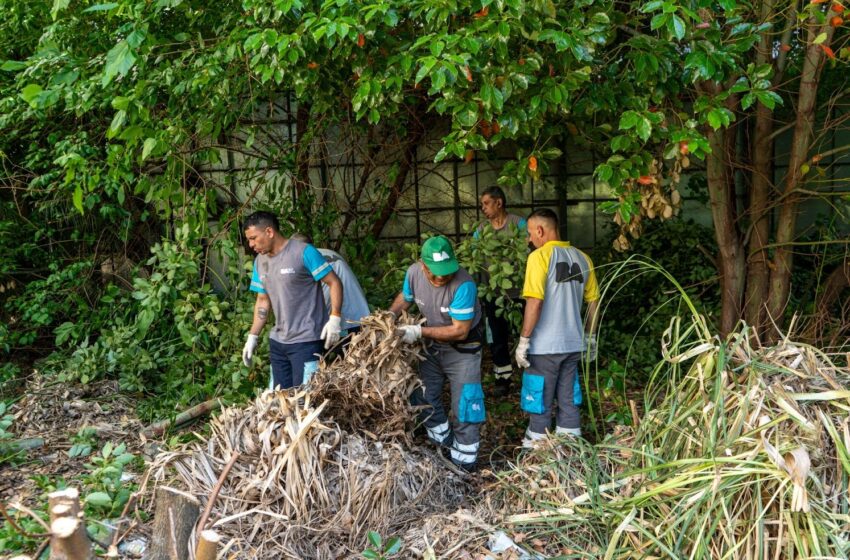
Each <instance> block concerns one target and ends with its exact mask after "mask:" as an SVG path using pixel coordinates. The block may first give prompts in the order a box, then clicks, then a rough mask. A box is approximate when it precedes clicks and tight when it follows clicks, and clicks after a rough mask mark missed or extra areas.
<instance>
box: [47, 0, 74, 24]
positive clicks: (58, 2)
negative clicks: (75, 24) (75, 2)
mask: <svg viewBox="0 0 850 560" xmlns="http://www.w3.org/2000/svg"><path fill="white" fill-rule="evenodd" d="M70 3H71V0H53V8H52V9H51V10H50V17H52V18H53V21H56V17H57V16H58V15H59V12H61V11H62V10H64V9H65V8H67V7H68V4H70Z"/></svg>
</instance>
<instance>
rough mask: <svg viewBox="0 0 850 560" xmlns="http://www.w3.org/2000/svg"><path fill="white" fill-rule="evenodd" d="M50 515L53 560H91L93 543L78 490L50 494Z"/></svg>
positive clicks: (48, 498) (51, 555)
mask: <svg viewBox="0 0 850 560" xmlns="http://www.w3.org/2000/svg"><path fill="white" fill-rule="evenodd" d="M47 500H48V511H49V512H50V533H51V534H50V560H89V559H90V558H92V549H91V541H89V536H88V534H87V533H86V523H85V519H83V512H82V509H81V508H80V493H79V492H78V491H77V489H76V488H67V489H65V490H58V491H56V492H51V493H50V494H48V496H47Z"/></svg>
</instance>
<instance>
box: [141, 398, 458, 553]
mask: <svg viewBox="0 0 850 560" xmlns="http://www.w3.org/2000/svg"><path fill="white" fill-rule="evenodd" d="M313 402H315V397H314V396H313V395H312V394H311V393H307V392H285V391H278V392H272V391H266V392H265V393H263V394H262V395H260V396H259V397H258V398H257V399H256V400H255V401H254V402H253V403H252V404H251V405H250V406H247V407H241V408H240V407H231V408H228V409H226V410H224V411H223V412H222V413H221V414H220V415H219V416H218V417H217V418H215V419H213V420H212V422H211V428H212V429H211V434H210V436H209V437H208V438H205V439H203V440H201V441H200V442H195V443H192V444H188V445H186V446H184V448H183V449H180V450H177V451H172V452H167V453H163V454H161V455H160V456H158V457H157V458H156V460H155V461H154V464H153V466H152V471H153V473H154V476H155V479H157V480H160V481H162V480H165V479H167V478H170V477H172V473H176V477H177V478H178V479H179V480H180V482H182V486H183V487H184V488H185V489H186V490H187V491H188V492H190V493H192V494H194V495H196V496H197V497H198V498H199V499H200V500H201V501H202V502H204V501H205V500H206V499H207V497H208V496H209V495H210V492H211V490H212V488H213V487H214V486H215V484H216V481H217V480H218V478H219V473H220V472H221V470H222V468H223V467H224V465H225V464H226V463H227V462H228V459H229V458H230V457H231V456H232V455H233V452H234V451H238V452H239V456H238V458H237V460H236V462H235V464H234V465H233V467H232V469H231V471H230V473H229V475H228V476H227V477H226V478H225V479H224V482H223V484H222V488H221V491H220V493H219V496H218V499H217V500H216V502H215V503H214V506H213V511H212V513H213V515H212V517H211V519H215V520H217V521H215V523H214V525H213V526H214V528H215V529H216V530H217V531H219V532H220V533H221V534H223V535H224V536H225V537H228V538H230V539H231V544H230V546H231V551H234V552H237V553H238V555H239V557H246V558H248V557H251V558H281V557H293V558H345V557H351V556H355V555H356V554H358V553H359V552H361V551H362V550H363V549H364V548H365V546H366V536H367V533H368V531H370V530H374V531H379V532H382V534H385V535H387V534H400V533H403V532H405V531H406V530H407V529H408V528H409V526H410V525H411V524H415V523H418V520H420V519H421V518H423V517H425V516H428V515H431V514H437V513H447V512H450V511H452V510H453V509H454V508H455V507H456V506H457V504H458V503H459V502H460V501H461V500H462V499H463V498H464V496H466V495H467V494H468V490H469V489H468V488H467V486H466V483H465V482H464V481H463V480H461V479H460V478H459V477H457V476H455V475H454V474H452V473H451V472H450V471H448V470H447V469H446V468H445V466H444V465H443V463H442V462H441V460H440V459H438V458H437V457H436V456H434V454H433V453H432V452H431V451H429V450H425V449H408V448H405V447H403V446H402V445H401V444H399V443H393V442H379V441H374V440H372V439H367V438H363V437H361V436H359V435H355V434H348V433H346V432H344V431H342V430H341V429H340V428H339V426H338V425H337V424H335V423H332V422H330V421H326V420H323V418H325V410H326V407H327V401H324V402H323V403H322V404H321V405H319V406H316V407H314V406H313Z"/></svg>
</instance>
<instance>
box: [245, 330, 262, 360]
mask: <svg viewBox="0 0 850 560" xmlns="http://www.w3.org/2000/svg"><path fill="white" fill-rule="evenodd" d="M259 340H260V338H259V337H258V336H257V335H255V334H249V335H248V340H246V341H245V346H244V347H243V348H242V363H243V364H245V365H246V366H248V367H251V359H253V357H254V350H255V349H256V348H257V342H259Z"/></svg>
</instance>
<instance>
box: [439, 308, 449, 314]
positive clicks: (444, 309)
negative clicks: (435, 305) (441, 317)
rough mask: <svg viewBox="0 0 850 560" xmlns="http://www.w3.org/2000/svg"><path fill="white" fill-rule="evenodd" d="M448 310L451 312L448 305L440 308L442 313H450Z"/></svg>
mask: <svg viewBox="0 0 850 560" xmlns="http://www.w3.org/2000/svg"><path fill="white" fill-rule="evenodd" d="M448 312H449V308H448V307H441V308H440V313H448Z"/></svg>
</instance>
